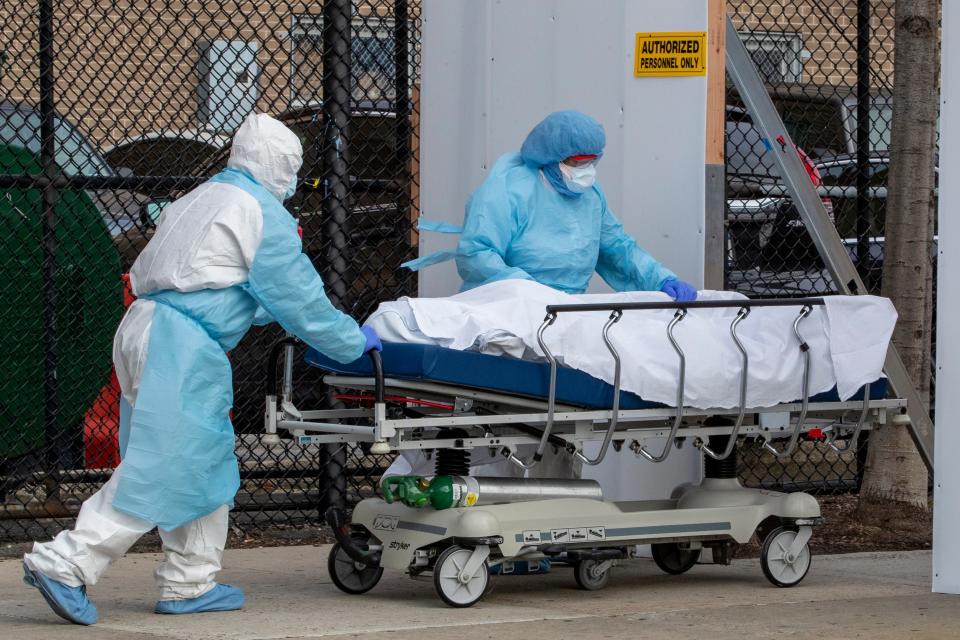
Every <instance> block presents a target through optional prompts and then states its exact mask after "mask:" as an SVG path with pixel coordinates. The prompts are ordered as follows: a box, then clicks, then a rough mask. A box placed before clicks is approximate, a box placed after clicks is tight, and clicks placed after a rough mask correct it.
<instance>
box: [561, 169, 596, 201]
mask: <svg viewBox="0 0 960 640" xmlns="http://www.w3.org/2000/svg"><path fill="white" fill-rule="evenodd" d="M560 173H561V174H562V175H563V184H564V185H566V187H567V189H570V191H573V192H574V193H584V192H585V191H588V190H589V189H590V187H592V186H593V183H594V182H596V180H597V165H596V163H594V162H591V163H590V164H586V165H584V166H582V167H571V166H570V165H567V164H564V163H562V162H561V163H560Z"/></svg>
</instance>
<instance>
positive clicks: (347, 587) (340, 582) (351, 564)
mask: <svg viewBox="0 0 960 640" xmlns="http://www.w3.org/2000/svg"><path fill="white" fill-rule="evenodd" d="M351 537H352V538H353V539H354V540H355V541H356V542H357V544H361V545H365V544H367V542H368V541H369V537H368V536H366V535H356V534H355V535H353V536H351ZM327 571H328V572H329V573H330V579H331V580H333V584H335V585H337V588H338V589H340V591H343V592H344V593H349V594H351V595H360V594H361V593H366V592H367V591H370V589H373V588H374V587H375V586H377V583H378V582H380V578H381V577H382V576H383V567H381V566H380V565H379V564H377V565H367V564H364V563H362V562H357V561H356V560H354V559H353V558H351V557H350V556H348V555H347V552H346V551H344V550H343V547H342V546H341V545H340V543H339V542H338V543H336V544H335V545H333V548H332V549H330V555H329V556H328V557H327Z"/></svg>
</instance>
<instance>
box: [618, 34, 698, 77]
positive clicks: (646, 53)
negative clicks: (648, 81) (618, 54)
mask: <svg viewBox="0 0 960 640" xmlns="http://www.w3.org/2000/svg"><path fill="white" fill-rule="evenodd" d="M706 73H707V34H706V32H704V31H685V32H671V33H638V34H637V49H636V53H635V54H634V58H633V75H634V76H636V77H638V78H640V77H647V76H652V77H664V76H702V75H706Z"/></svg>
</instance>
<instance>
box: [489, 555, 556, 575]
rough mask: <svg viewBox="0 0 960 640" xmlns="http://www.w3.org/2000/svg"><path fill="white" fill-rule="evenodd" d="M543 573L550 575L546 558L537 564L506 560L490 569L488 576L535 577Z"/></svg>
mask: <svg viewBox="0 0 960 640" xmlns="http://www.w3.org/2000/svg"><path fill="white" fill-rule="evenodd" d="M543 573H550V561H549V560H547V559H546V558H544V559H543V560H541V561H539V562H529V561H527V560H514V561H512V562H511V561H510V560H507V561H506V562H502V563H500V564H498V565H495V566H492V567H490V575H493V576H535V575H539V574H543Z"/></svg>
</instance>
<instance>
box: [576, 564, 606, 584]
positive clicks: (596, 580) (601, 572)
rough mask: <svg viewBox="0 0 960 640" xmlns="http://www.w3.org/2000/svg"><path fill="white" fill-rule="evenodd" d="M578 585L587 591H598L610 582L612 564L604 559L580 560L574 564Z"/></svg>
mask: <svg viewBox="0 0 960 640" xmlns="http://www.w3.org/2000/svg"><path fill="white" fill-rule="evenodd" d="M573 578H574V579H575V580H576V581H577V586H578V587H580V588H581V589H586V590H587V591H598V590H600V589H603V588H604V587H605V586H607V583H608V582H610V565H609V563H607V562H604V561H602V560H600V561H598V560H580V561H579V562H577V563H576V564H575V565H574V566H573Z"/></svg>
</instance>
